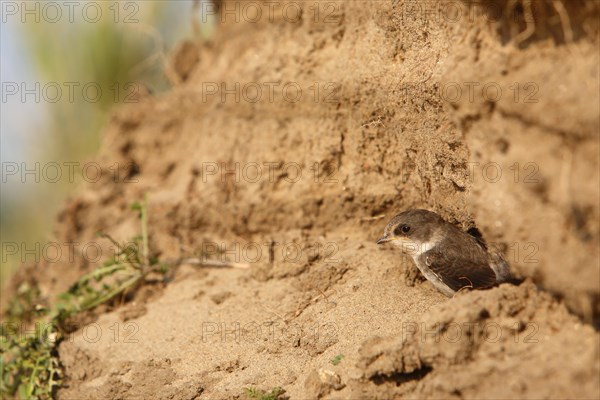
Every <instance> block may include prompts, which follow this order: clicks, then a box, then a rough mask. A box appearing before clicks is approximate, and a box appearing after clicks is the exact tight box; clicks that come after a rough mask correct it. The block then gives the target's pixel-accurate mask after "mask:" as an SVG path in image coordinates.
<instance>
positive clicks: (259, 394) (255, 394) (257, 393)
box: [244, 387, 285, 400]
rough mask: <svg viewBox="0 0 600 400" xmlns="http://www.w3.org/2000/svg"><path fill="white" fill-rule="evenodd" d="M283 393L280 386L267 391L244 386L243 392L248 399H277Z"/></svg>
mask: <svg viewBox="0 0 600 400" xmlns="http://www.w3.org/2000/svg"><path fill="white" fill-rule="evenodd" d="M284 393H285V390H283V389H282V388H280V387H275V388H273V389H271V391H270V392H268V393H267V392H265V391H264V390H260V389H257V388H252V387H251V388H244V394H245V395H246V398H247V399H250V400H278V399H280V398H281V395H283V394H284Z"/></svg>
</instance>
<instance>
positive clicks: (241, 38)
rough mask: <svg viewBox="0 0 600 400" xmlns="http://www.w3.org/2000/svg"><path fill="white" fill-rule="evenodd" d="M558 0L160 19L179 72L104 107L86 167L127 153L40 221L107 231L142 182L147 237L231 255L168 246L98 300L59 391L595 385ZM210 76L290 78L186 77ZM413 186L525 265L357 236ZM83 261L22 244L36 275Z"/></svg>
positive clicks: (584, 39)
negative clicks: (106, 119)
mask: <svg viewBox="0 0 600 400" xmlns="http://www.w3.org/2000/svg"><path fill="white" fill-rule="evenodd" d="M525 3H526V2H525ZM556 3H560V4H559V5H556ZM556 3H554V4H555V5H554V6H553V3H552V2H546V1H544V2H538V5H537V6H536V7H537V8H536V9H535V10H534V11H533V12H534V13H535V14H534V16H535V24H534V25H532V24H529V25H528V24H526V23H524V22H523V21H522V18H523V14H527V7H526V6H524V4H522V2H520V1H518V2H516V3H515V2H510V1H483V2H481V4H480V5H473V4H470V5H469V4H468V3H467V2H455V1H454V2H449V1H447V2H440V3H439V6H440V7H442V12H443V14H436V13H434V14H431V13H424V12H419V11H418V10H415V8H414V5H415V3H412V2H404V1H397V2H390V1H372V2H363V1H347V2H329V4H331V5H332V6H333V10H334V11H335V13H334V14H333V15H334V17H335V18H334V19H333V20H329V19H328V20H325V18H324V17H323V16H322V15H320V16H319V17H318V18H313V14H311V12H312V11H311V9H310V8H309V7H310V6H311V5H312V4H313V3H310V4H309V3H303V4H304V6H303V7H305V8H304V13H303V18H302V19H301V20H300V21H299V22H295V23H291V22H290V21H288V20H286V19H285V18H283V17H281V14H277V13H275V15H276V17H275V18H274V20H273V21H269V20H268V19H267V18H263V19H261V20H260V22H258V23H244V22H239V23H235V22H233V21H229V22H226V23H224V24H222V25H221V26H219V28H218V31H217V37H216V38H215V40H214V42H212V43H210V44H195V43H186V44H185V45H182V46H181V47H180V48H179V50H178V51H177V52H176V54H174V55H173V60H174V62H173V65H174V67H173V69H174V71H175V72H176V73H177V74H179V77H180V80H181V83H180V84H179V85H177V86H176V87H175V88H174V89H173V90H172V91H171V92H169V93H168V94H166V95H164V96H160V97H152V96H146V97H143V98H142V99H141V101H140V102H139V103H138V104H131V105H127V106H124V107H122V108H121V109H119V110H118V111H117V112H116V113H115V114H114V116H113V118H112V121H111V123H110V126H109V128H108V129H107V130H106V132H105V137H104V145H103V149H102V151H101V153H100V155H99V157H98V162H100V163H102V165H103V166H105V168H106V171H111V170H110V166H111V165H114V163H115V162H117V163H119V165H121V166H128V165H130V164H131V163H135V165H136V166H137V167H136V168H128V169H127V168H125V169H126V170H127V171H128V174H127V177H125V176H121V177H120V179H118V180H115V179H114V176H113V174H112V173H109V174H107V175H106V177H105V178H104V179H102V180H101V181H99V182H97V183H94V184H90V185H88V186H86V187H85V188H82V189H81V190H80V191H79V192H78V193H76V194H74V195H73V197H72V199H71V200H70V201H69V202H68V204H67V205H66V206H65V209H64V211H63V212H62V213H61V214H60V215H59V217H58V221H57V228H56V238H57V241H60V242H65V243H66V242H69V241H77V242H80V243H85V242H86V241H97V239H96V238H95V233H96V232H97V231H99V230H101V231H105V232H109V233H111V234H112V235H113V236H115V237H117V238H119V239H121V240H127V239H128V238H130V237H132V236H133V235H135V234H137V233H138V228H137V226H138V225H137V224H138V222H137V219H136V216H135V215H134V214H133V213H132V212H131V211H130V210H129V205H130V204H131V203H132V202H133V201H135V200H139V199H141V198H142V197H143V194H144V193H148V194H149V201H150V207H149V212H150V223H149V227H150V228H149V229H150V239H151V240H150V241H151V243H150V246H151V249H153V251H154V252H155V253H156V255H158V256H160V257H161V258H164V259H173V258H178V257H182V256H189V255H193V254H195V255H198V254H200V253H201V252H202V249H204V250H205V253H206V252H207V251H208V250H211V249H212V248H209V247H207V243H218V244H219V245H220V244H223V245H224V246H225V247H226V249H228V250H229V253H228V254H227V257H228V259H230V260H233V261H239V262H249V261H252V262H251V265H252V266H251V268H249V269H246V270H243V269H223V268H198V267H194V266H191V265H182V266H180V267H179V268H177V269H176V270H175V271H174V272H173V279H172V281H170V282H168V283H165V284H162V283H156V284H154V285H150V286H148V287H146V288H145V289H143V290H141V291H139V292H138V293H135V294H134V296H133V298H132V299H131V300H130V301H128V302H126V303H125V304H123V305H121V306H120V307H117V308H114V309H103V310H101V311H99V312H98V313H97V315H96V316H95V319H93V321H95V322H91V325H86V327H85V329H80V330H77V331H76V332H74V333H73V336H72V338H69V340H65V341H63V342H62V343H61V345H60V348H59V353H60V359H61V362H62V364H63V366H64V368H65V372H66V383H67V385H68V387H66V388H64V389H63V390H61V391H60V392H59V398H61V399H76V398H77V399H78V398H98V399H105V398H127V399H130V398H131V399H137V398H139V399H142V398H159V399H194V398H244V390H243V389H244V388H245V387H258V388H260V389H264V390H269V389H271V388H273V387H277V386H279V387H282V388H283V389H285V391H286V393H285V395H287V396H289V397H290V398H294V399H295V398H316V397H324V398H363V397H369V398H391V397H402V398H531V399H534V398H535V399H539V398H567V397H568V398H590V399H592V398H599V397H600V382H599V379H598V376H600V361H599V357H600V353H599V352H600V347H599V335H598V332H597V327H598V318H599V316H600V301H599V300H600V276H599V274H600V272H599V250H598V249H599V247H598V245H599V238H600V233H599V223H598V221H599V220H600V218H599V216H600V209H599V204H598V199H599V197H600V188H599V181H600V179H599V168H598V166H599V159H598V155H599V150H600V147H599V137H598V132H599V129H600V127H599V107H600V100H599V93H600V90H599V81H598V76H599V69H598V68H599V59H598V58H599V52H598V43H599V39H598V32H599V31H598V16H599V15H600V9H599V7H598V4H597V3H595V2H588V1H583V2H578V1H574V2H566V1H563V2H556ZM295 4H298V3H295ZM419 4H423V3H419ZM431 4H433V5H435V4H438V3H431ZM561 5H562V7H561ZM225 6H227V3H225V4H223V5H222V7H225ZM492 6H497V8H494V7H492ZM449 7H452V8H451V9H450V8H449ZM486 7H487V8H486ZM490 7H492V8H490ZM490 9H494V10H496V9H498V10H504V12H506V13H510V14H503V15H502V16H501V18H498V19H491V18H490V17H489V15H487V14H485V13H482V12H481V11H482V10H488V11H489V10H490ZM277 10H279V8H277ZM449 10H450V11H452V10H459V11H460V12H461V17H460V18H454V17H453V18H449V17H448V14H445V13H447V12H449ZM277 15H279V17H277ZM515 15H516V17H515ZM315 20H317V22H315ZM528 29H531V35H529V34H526V35H525V34H523V33H524V32H525V33H527V32H528ZM221 82H226V83H227V84H228V85H229V86H228V87H229V88H233V87H235V86H234V85H235V83H236V82H239V83H240V85H241V86H243V85H244V84H246V83H249V82H254V83H257V84H258V85H260V86H262V87H263V89H264V88H265V86H264V84H265V83H268V82H283V83H285V82H294V83H296V84H297V85H299V86H300V87H301V88H302V90H303V92H302V93H303V96H302V98H301V99H300V101H297V102H291V101H289V99H288V100H286V99H285V98H283V94H282V91H281V90H275V92H274V98H273V99H272V100H271V99H269V96H267V93H266V89H265V92H263V94H262V96H260V99H259V101H257V102H250V101H247V99H245V98H244V94H243V93H242V92H241V91H240V92H239V93H240V96H241V99H240V101H235V99H234V97H233V95H229V97H227V98H226V100H225V101H221V97H220V95H219V94H217V95H206V93H207V90H208V89H209V86H207V84H208V85H212V84H213V83H221ZM315 84H318V85H319V89H320V90H319V94H318V95H315V93H316V91H315V86H314V85H315ZM328 84H333V85H330V86H327V85H328ZM212 87H213V86H210V88H212ZM469 87H472V88H474V90H473V92H472V96H471V93H470V92H469ZM333 88H335V90H333ZM483 88H485V90H483ZM498 88H500V90H501V91H502V94H501V95H499V94H497V93H499V92H494V90H498ZM250 89H251V88H250ZM457 90H460V91H459V92H457ZM203 93H204V96H203ZM457 93H458V94H457ZM315 96H316V97H315ZM214 163H226V165H227V168H229V169H234V168H235V165H236V163H238V164H237V165H238V166H239V167H240V170H239V172H238V174H237V175H231V174H230V175H228V176H225V177H223V178H222V177H221V175H220V173H221V170H222V168H221V167H220V164H214ZM253 163H257V164H258V165H259V166H260V171H261V172H262V177H261V178H260V179H256V180H255V179H254V177H255V171H256V164H253ZM270 163H284V165H286V166H287V168H283V167H279V166H278V167H275V165H279V164H270ZM214 165H217V167H218V169H217V174H216V175H212V172H213V170H212V169H211V168H212V167H213V166H214ZM269 165H271V166H273V167H272V168H273V170H272V172H273V173H272V175H270V174H269V173H270V172H271V171H270V170H269V167H268V166H269ZM252 168H254V169H253V170H252ZM298 171H301V173H302V175H301V176H297V175H296V174H297V172H298ZM315 171H318V173H316V172H315ZM244 174H246V175H244ZM500 174H501V175H500ZM236 178H237V179H236ZM413 207H420V208H428V209H431V210H434V211H436V212H438V213H440V214H441V215H442V216H443V217H445V218H446V219H448V220H449V221H452V222H454V223H457V224H458V225H460V226H461V227H463V228H464V229H469V228H473V227H477V228H478V229H479V230H480V231H481V232H482V234H483V236H484V237H485V238H486V239H487V240H488V242H490V243H493V244H494V245H495V246H497V247H498V248H499V249H501V250H503V251H504V252H505V254H506V257H507V259H508V260H509V262H510V264H511V268H512V270H513V272H514V274H515V276H516V277H518V278H520V279H524V282H523V283H521V284H520V285H510V284H504V285H501V286H500V287H497V288H494V289H491V290H486V291H477V292H461V293H459V294H458V295H457V296H456V297H454V298H452V299H448V298H446V297H444V296H443V295H441V294H440V293H438V292H436V291H435V289H433V287H432V286H431V285H430V284H429V283H428V282H426V281H423V280H422V279H420V278H419V276H418V274H415V269H414V266H413V265H412V263H411V261H410V259H408V258H406V257H404V256H402V255H400V254H399V253H398V252H397V251H396V250H394V249H392V248H391V247H386V246H383V247H378V246H376V245H375V244H374V241H375V240H376V239H377V237H378V235H379V234H380V233H381V232H382V230H383V227H384V226H385V224H386V222H387V220H388V219H390V218H391V217H392V216H393V215H394V214H395V213H397V212H399V211H402V210H405V209H407V208H413ZM273 241H275V242H277V244H275V245H269V243H271V242H273ZM251 243H252V244H253V245H250V244H251ZM236 246H237V247H236ZM250 246H255V247H254V249H255V248H256V246H259V248H260V249H261V253H260V255H259V256H256V253H251V250H252V249H253V248H252V247H250ZM269 248H271V249H272V251H271V252H270V251H269ZM286 250H287V251H288V253H286V252H285V251H286ZM294 250H296V251H299V255H298V256H296V255H293V256H292V255H290V253H289V252H290V251H294ZM213 256H216V255H215V254H213ZM93 265H94V263H90V262H89V261H87V260H86V259H85V258H84V257H82V256H78V257H77V258H76V260H75V262H74V263H73V262H68V261H67V260H64V261H63V262H57V263H52V264H50V263H43V264H42V265H38V266H34V267H31V269H30V270H31V271H33V275H32V276H34V278H35V279H36V280H37V281H38V282H39V284H40V285H41V287H42V288H43V290H44V293H45V294H46V295H48V296H51V295H52V294H55V293H58V292H59V291H61V290H64V289H65V288H66V287H67V286H68V284H69V283H70V282H72V281H73V280H75V279H76V278H77V277H78V276H80V275H81V274H82V273H83V272H84V271H86V270H88V269H89V268H91V267H92V266H93ZM23 275H24V274H21V275H20V276H21V277H22V276H23ZM17 281H18V278H17V280H16V281H15V282H17ZM13 285H14V283H13ZM98 333H99V334H98ZM96 336H98V337H96ZM340 355H343V357H340ZM336 357H338V359H341V361H340V362H339V363H338V362H332V360H333V359H334V358H336ZM334 364H335V365H334Z"/></svg>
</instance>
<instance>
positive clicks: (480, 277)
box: [377, 210, 510, 297]
mask: <svg viewBox="0 0 600 400" xmlns="http://www.w3.org/2000/svg"><path fill="white" fill-rule="evenodd" d="M386 242H392V243H394V244H395V245H396V246H398V247H400V248H401V250H402V251H403V252H404V253H406V254H408V255H410V256H412V258H413V260H414V262H415V264H416V265H417V268H419V271H421V273H422V274H423V275H424V276H425V278H427V280H429V281H430V282H431V283H432V284H433V286H435V287H436V289H438V290H439V291H440V292H442V293H443V294H445V295H446V296H448V297H452V296H453V295H454V294H455V293H456V292H457V291H459V290H460V289H462V288H471V289H484V288H488V287H491V286H494V285H496V284H499V283H501V282H505V281H507V280H509V279H510V272H509V267H508V264H507V263H506V261H505V260H504V258H503V257H502V256H501V255H499V254H489V253H488V250H487V246H486V244H485V242H484V241H483V240H482V239H479V238H476V237H474V236H472V235H470V234H468V233H466V232H463V231H462V230H461V229H459V228H458V227H456V226H454V225H452V224H450V223H448V222H446V221H444V220H443V219H442V217H440V216H439V215H438V214H436V213H434V212H431V211H427V210H408V211H404V212H403V213H400V214H398V215H396V216H395V217H394V218H392V220H391V221H390V222H389V223H388V224H387V226H386V227H385V229H384V231H383V236H382V237H381V238H380V239H379V240H378V241H377V244H381V243H386Z"/></svg>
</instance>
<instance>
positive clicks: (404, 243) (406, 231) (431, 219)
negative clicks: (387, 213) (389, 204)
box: [377, 209, 445, 253]
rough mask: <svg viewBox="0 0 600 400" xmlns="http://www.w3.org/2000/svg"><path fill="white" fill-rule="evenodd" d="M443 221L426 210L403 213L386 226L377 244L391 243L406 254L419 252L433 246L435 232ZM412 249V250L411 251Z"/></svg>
mask: <svg viewBox="0 0 600 400" xmlns="http://www.w3.org/2000/svg"><path fill="white" fill-rule="evenodd" d="M444 223H445V221H444V220H443V219H442V217H440V216H439V215H438V214H436V213H434V212H431V211H427V210H419V209H417V210H408V211H404V212H402V213H400V214H398V215H396V216H395V217H394V218H392V219H391V221H390V222H389V223H388V224H387V225H386V227H385V229H384V230H383V236H382V237H380V238H379V240H377V244H382V243H387V242H391V243H393V244H394V245H396V246H398V247H400V248H402V250H403V251H404V252H406V253H410V252H411V251H417V252H419V253H420V252H421V251H424V250H425V249H424V247H430V246H433V245H434V239H435V236H436V231H437V230H438V228H439V227H441V226H442V225H443V224H444ZM411 249H412V250H411Z"/></svg>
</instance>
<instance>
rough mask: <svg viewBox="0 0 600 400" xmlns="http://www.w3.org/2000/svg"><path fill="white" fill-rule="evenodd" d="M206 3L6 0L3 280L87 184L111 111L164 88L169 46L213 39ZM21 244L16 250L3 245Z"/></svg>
mask: <svg viewBox="0 0 600 400" xmlns="http://www.w3.org/2000/svg"><path fill="white" fill-rule="evenodd" d="M207 3H208V2H206V1H202V2H201V1H199V0H197V1H192V0H190V1H125V2H116V1H84V2H71V3H70V4H71V5H70V6H67V5H66V4H63V3H60V2H58V3H56V2H49V3H45V2H10V1H7V2H5V1H3V2H2V3H0V5H1V7H2V10H1V11H2V23H1V28H0V29H1V30H0V60H1V61H0V79H1V82H2V102H1V110H0V124H1V126H0V132H1V134H0V141H1V146H0V148H1V158H2V182H1V190H0V209H1V210H0V235H1V239H0V241H1V242H2V247H1V251H2V257H1V266H0V283H4V281H5V280H6V278H7V277H8V276H9V275H10V274H11V273H13V272H14V271H15V269H16V268H17V267H18V266H19V265H20V264H21V263H22V262H35V260H36V257H39V254H40V249H41V248H42V247H43V246H44V244H45V243H46V242H48V241H52V236H51V233H52V225H53V223H54V219H55V216H56V213H57V211H58V210H59V208H60V207H61V204H62V203H63V200H64V198H65V196H66V195H67V194H68V193H70V192H71V191H73V189H74V188H75V187H76V186H77V185H79V184H81V182H82V181H83V179H82V174H81V167H82V166H83V165H85V163H86V162H89V161H90V160H93V156H94V154H95V153H96V151H97V150H98V147H99V145H100V135H101V132H102V129H103V127H104V125H105V124H106V123H107V121H108V114H109V113H110V112H111V109H112V108H113V107H115V106H118V104H120V103H122V102H124V101H131V99H132V96H133V95H135V92H136V91H137V90H138V89H139V88H142V89H141V90H150V91H152V92H153V93H155V94H160V92H163V91H165V90H168V89H169V87H170V84H169V80H168V79H167V77H166V74H165V70H164V63H165V60H166V55H167V53H168V52H169V51H170V50H171V48H172V47H173V45H174V44H175V43H177V42H178V41H180V40H182V39H185V38H194V39H195V40H206V39H209V38H210V37H211V35H212V29H213V27H214V23H213V22H214V21H213V20H212V19H211V18H212V16H211V15H206V16H202V15H200V14H201V13H202V11H203V10H207V8H206V6H207ZM65 163H66V164H65ZM57 164H58V166H59V167H60V171H61V173H62V176H61V177H60V179H55V177H56V176H57V175H56V174H57V168H56V167H55V166H56V165H57ZM71 165H72V166H73V167H72V168H73V170H74V171H75V173H74V174H73V179H70V177H69V176H68V173H69V168H71V167H70V166H71ZM28 171H29V172H28ZM15 244H16V245H17V246H18V247H19V251H18V252H17V254H10V253H14V251H6V250H7V249H8V248H9V247H8V246H11V245H12V246H14V245H15Z"/></svg>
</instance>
